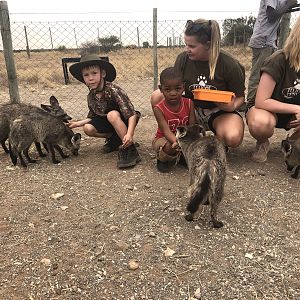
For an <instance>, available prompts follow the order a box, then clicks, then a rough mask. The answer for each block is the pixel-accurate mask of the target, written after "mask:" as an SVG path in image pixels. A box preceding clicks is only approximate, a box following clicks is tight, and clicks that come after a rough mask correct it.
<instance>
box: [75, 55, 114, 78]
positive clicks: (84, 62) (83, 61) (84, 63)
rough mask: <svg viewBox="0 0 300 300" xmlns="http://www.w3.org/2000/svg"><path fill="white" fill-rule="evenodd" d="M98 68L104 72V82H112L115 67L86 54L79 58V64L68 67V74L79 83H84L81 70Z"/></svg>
mask: <svg viewBox="0 0 300 300" xmlns="http://www.w3.org/2000/svg"><path fill="white" fill-rule="evenodd" d="M94 65H96V66H99V67H100V68H101V69H104V70H105V71H106V76H105V80H107V81H110V82H112V81H114V80H115V78H116V69H115V67H114V66H113V65H112V64H111V63H110V62H108V61H107V60H105V59H101V58H100V57H98V56H97V55H96V54H86V55H83V56H82V57H81V58H80V62H78V63H75V64H73V65H71V66H70V68H69V70H70V73H71V74H72V75H73V76H74V77H75V78H76V79H77V80H79V81H81V82H83V83H84V79H83V76H82V69H83V68H85V67H89V66H94Z"/></svg>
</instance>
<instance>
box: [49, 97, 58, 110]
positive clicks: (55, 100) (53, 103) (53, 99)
mask: <svg viewBox="0 0 300 300" xmlns="http://www.w3.org/2000/svg"><path fill="white" fill-rule="evenodd" d="M49 102H50V104H51V106H52V107H58V106H59V103H58V100H57V99H56V97H54V96H51V97H50V99H49Z"/></svg>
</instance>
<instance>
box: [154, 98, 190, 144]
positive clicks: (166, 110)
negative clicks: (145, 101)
mask: <svg viewBox="0 0 300 300" xmlns="http://www.w3.org/2000/svg"><path fill="white" fill-rule="evenodd" d="M191 102H192V100H191V99H189V98H185V97H182V98H181V105H180V108H179V110H178V111H177V112H174V111H172V110H171V109H170V107H169V106H167V104H166V102H165V100H164V99H163V100H162V101H160V102H159V103H158V104H156V105H155V107H157V108H158V109H160V110H161V112H162V113H163V115H164V117H165V119H166V121H167V123H168V126H169V128H170V129H171V131H172V132H173V133H174V134H175V132H176V128H177V127H178V126H180V125H188V124H189V117H190V111H191ZM155 137H156V138H161V137H164V134H163V132H162V131H161V129H160V128H159V127H158V128H157V131H156V134H155Z"/></svg>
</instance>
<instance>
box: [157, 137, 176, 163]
mask: <svg viewBox="0 0 300 300" xmlns="http://www.w3.org/2000/svg"><path fill="white" fill-rule="evenodd" d="M166 143H167V139H166V138H165V137H161V138H154V139H153V141H152V147H153V150H154V151H155V152H156V158H157V159H158V160H160V161H161V162H167V161H170V162H174V161H176V162H175V163H177V161H178V160H179V157H180V153H181V152H178V154H177V155H169V154H167V153H166V152H165V151H163V147H164V145H165V144H166Z"/></svg>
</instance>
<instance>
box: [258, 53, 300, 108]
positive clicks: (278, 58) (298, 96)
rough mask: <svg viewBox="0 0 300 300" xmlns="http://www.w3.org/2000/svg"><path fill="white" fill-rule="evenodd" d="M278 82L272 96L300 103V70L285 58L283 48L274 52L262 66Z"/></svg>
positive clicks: (282, 100)
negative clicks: (296, 69)
mask: <svg viewBox="0 0 300 300" xmlns="http://www.w3.org/2000/svg"><path fill="white" fill-rule="evenodd" d="M263 72H266V73H268V74H269V75H270V76H271V77H272V78H273V79H274V80H275V82H276V85H275V88H274V91H273V93H272V98H273V99H275V100H277V101H280V102H285V103H290V104H298V105H300V72H296V71H295V69H294V68H292V67H291V66H290V64H289V61H288V60H287V59H286V58H285V55H284V52H283V50H278V51H276V52H274V53H273V54H272V55H271V56H270V57H268V58H267V59H266V60H265V61H264V63H263V65H262V67H261V74H262V73H263Z"/></svg>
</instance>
